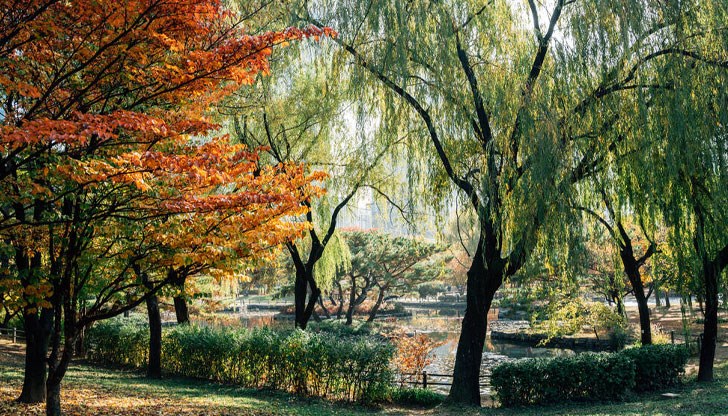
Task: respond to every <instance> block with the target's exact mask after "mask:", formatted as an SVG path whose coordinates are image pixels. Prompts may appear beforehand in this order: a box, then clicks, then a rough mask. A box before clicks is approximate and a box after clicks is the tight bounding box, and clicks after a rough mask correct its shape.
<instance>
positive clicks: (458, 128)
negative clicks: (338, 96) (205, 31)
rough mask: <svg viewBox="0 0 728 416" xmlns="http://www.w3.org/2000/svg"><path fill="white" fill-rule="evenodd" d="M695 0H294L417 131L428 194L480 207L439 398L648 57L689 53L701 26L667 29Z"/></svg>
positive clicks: (590, 163)
mask: <svg viewBox="0 0 728 416" xmlns="http://www.w3.org/2000/svg"><path fill="white" fill-rule="evenodd" d="M688 3H689V4H688ZM704 3H707V2H705V1H694V2H687V3H686V2H681V3H680V4H676V3H675V2H663V1H657V0H655V1H651V0H631V1H621V0H620V1H613V0H599V1H593V2H585V1H577V0H553V1H548V2H544V3H537V2H535V1H533V0H529V1H527V2H507V1H462V2H448V1H446V2H441V1H429V0H415V1H409V2H400V1H395V0H370V1H363V2H360V1H353V0H321V1H316V2H307V4H306V7H305V10H302V11H301V14H302V15H303V16H304V17H305V18H306V19H307V20H309V21H311V22H313V23H315V24H319V25H322V24H326V25H331V26H332V27H334V28H335V29H336V30H337V31H338V32H339V37H338V38H337V42H338V43H339V45H340V46H341V51H342V54H341V59H342V61H344V62H352V61H353V62H354V63H355V64H356V65H355V66H356V67H357V68H358V69H359V71H358V72H357V73H356V74H355V76H357V77H358V81H359V82H360V84H361V89H360V91H359V92H358V96H360V97H369V98H371V99H373V100H378V101H380V102H384V103H385V106H386V110H387V115H385V116H384V117H385V118H389V119H391V120H393V121H395V122H398V123H399V124H400V125H401V126H403V128H406V129H408V130H409V131H412V132H413V133H414V134H418V133H419V137H420V138H421V139H422V140H414V139H413V140H412V141H411V144H412V147H413V148H416V149H418V151H419V152H420V154H421V155H422V158H424V160H425V162H426V164H427V166H429V167H430V170H429V171H428V172H429V176H430V180H431V181H430V183H431V184H432V185H431V187H430V188H429V189H428V190H426V191H425V192H431V193H433V194H435V198H431V199H432V200H438V198H436V197H437V196H439V197H440V198H439V199H444V198H445V197H446V196H447V195H449V194H450V193H451V192H452V190H453V188H454V189H455V190H456V192H458V193H459V194H460V195H461V198H462V199H465V200H467V201H468V203H469V205H470V207H471V209H472V210H473V211H474V212H476V213H477V217H478V221H477V224H478V232H479V238H478V244H477V248H476V250H475V252H474V254H473V257H472V264H471V265H470V269H469V271H468V281H467V309H466V312H465V316H464V318H463V322H462V331H461V334H460V340H459V343H458V351H457V355H456V360H455V372H454V376H453V385H452V388H451V390H450V400H452V401H455V402H461V403H468V404H479V403H480V391H479V388H478V384H479V383H478V382H479V378H478V376H479V369H480V363H481V357H482V351H483V344H484V340H485V335H486V329H487V323H486V317H487V311H488V309H489V308H490V305H491V302H492V299H493V296H494V294H495V292H496V291H497V290H498V288H499V287H500V286H501V285H502V283H503V281H504V280H505V279H507V278H509V277H510V276H512V275H513V274H515V273H516V272H517V271H518V270H519V269H520V268H521V267H522V265H523V264H524V262H525V261H526V260H527V258H528V257H529V254H530V252H531V250H532V249H533V247H534V246H535V243H536V241H537V240H538V237H539V230H540V229H541V228H542V227H543V225H544V224H546V223H548V222H550V221H557V220H558V218H559V216H560V215H559V213H560V212H562V209H563V207H565V206H566V205H567V204H566V202H565V201H566V200H567V199H568V198H566V197H567V196H568V195H569V193H570V192H572V189H573V184H575V183H578V182H579V181H581V180H583V178H585V177H588V176H589V175H591V174H593V173H594V172H595V171H600V170H602V169H603V168H604V165H605V163H607V158H608V157H618V156H619V155H620V152H621V151H622V150H623V146H621V143H623V141H624V140H626V139H625V135H622V134H619V133H620V132H622V131H626V130H629V129H630V128H631V126H632V124H633V123H635V122H636V121H635V118H636V113H638V111H636V110H645V111H646V110H647V109H648V108H649V107H650V103H651V102H652V101H654V100H655V97H656V96H659V95H661V94H663V93H664V92H665V91H666V89H665V88H663V87H664V86H663V85H661V83H660V82H659V81H660V80H659V72H657V71H655V69H654V68H655V67H656V66H658V65H659V64H660V63H662V62H663V61H665V60H666V59H668V58H671V59H677V60H683V61H691V60H693V57H692V56H691V52H690V51H691V50H692V49H693V45H694V44H697V43H699V42H701V41H702V39H703V38H705V37H706V36H707V35H706V34H703V35H701V34H699V33H695V34H694V36H693V37H686V38H684V39H677V38H676V37H675V36H674V33H676V32H678V31H680V30H681V29H682V28H683V27H685V26H690V25H693V24H695V21H696V19H698V18H699V16H698V15H696V13H695V10H698V9H699V8H700V7H701V6H702V5H704ZM702 29H703V30H705V33H710V32H711V30H712V29H713V27H702ZM717 51H718V49H716V50H714V51H713V52H714V53H718V52H717ZM342 67H344V68H347V70H348V69H349V67H348V66H345V65H342ZM653 77H655V78H654V79H653ZM615 155H616V156H615ZM446 182H449V183H450V184H451V185H452V188H450V187H447V186H445V185H444V184H445V183H446Z"/></svg>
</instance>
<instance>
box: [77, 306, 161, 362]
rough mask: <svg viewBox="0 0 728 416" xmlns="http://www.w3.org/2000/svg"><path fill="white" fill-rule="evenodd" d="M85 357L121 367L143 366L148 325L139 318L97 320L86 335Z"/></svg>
mask: <svg viewBox="0 0 728 416" xmlns="http://www.w3.org/2000/svg"><path fill="white" fill-rule="evenodd" d="M86 343H87V345H88V346H89V347H90V348H88V358H89V359H91V360H94V361H98V362H102V363H106V364H114V365H120V366H124V367H135V368H138V367H144V366H146V363H147V354H148V353H149V326H148V325H147V324H146V323H145V322H144V321H143V320H142V319H138V318H112V319H108V320H105V321H100V322H96V323H95V324H94V325H93V326H92V327H91V329H89V330H88V332H87V335H86Z"/></svg>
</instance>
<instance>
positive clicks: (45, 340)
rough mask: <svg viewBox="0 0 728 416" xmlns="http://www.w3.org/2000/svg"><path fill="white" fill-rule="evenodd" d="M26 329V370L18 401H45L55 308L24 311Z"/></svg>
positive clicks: (24, 326)
mask: <svg viewBox="0 0 728 416" xmlns="http://www.w3.org/2000/svg"><path fill="white" fill-rule="evenodd" d="M23 321H24V322H23V330H24V331H25V372H24V374H23V389H22V391H21V392H20V397H18V399H17V401H18V402H20V403H43V402H44V401H45V399H46V390H45V388H46V386H45V384H46V378H47V376H48V372H47V367H46V364H47V356H48V347H49V345H50V339H51V331H52V330H53V310H52V309H45V308H44V309H42V310H41V312H40V316H39V315H38V313H37V312H34V313H28V312H27V310H24V311H23Z"/></svg>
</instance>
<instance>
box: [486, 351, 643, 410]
mask: <svg viewBox="0 0 728 416" xmlns="http://www.w3.org/2000/svg"><path fill="white" fill-rule="evenodd" d="M634 377H635V365H634V362H632V360H630V359H629V358H628V357H627V356H624V355H619V354H609V353H584V354H579V355H575V356H572V357H558V358H552V359H547V358H539V359H529V360H520V361H514V362H509V363H504V364H501V365H499V366H497V367H495V368H494V369H493V372H492V375H491V380H490V383H491V386H492V388H493V390H494V391H495V395H496V397H497V398H498V400H499V401H500V402H501V405H503V406H514V405H529V404H541V403H559V402H564V401H569V400H574V401H594V400H607V399H617V398H619V397H621V396H622V395H624V394H625V393H626V392H627V390H628V389H630V388H631V387H632V386H634Z"/></svg>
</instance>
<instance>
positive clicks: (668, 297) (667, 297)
mask: <svg viewBox="0 0 728 416" xmlns="http://www.w3.org/2000/svg"><path fill="white" fill-rule="evenodd" d="M665 307H666V308H667V309H670V291H669V290H666V291H665Z"/></svg>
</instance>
